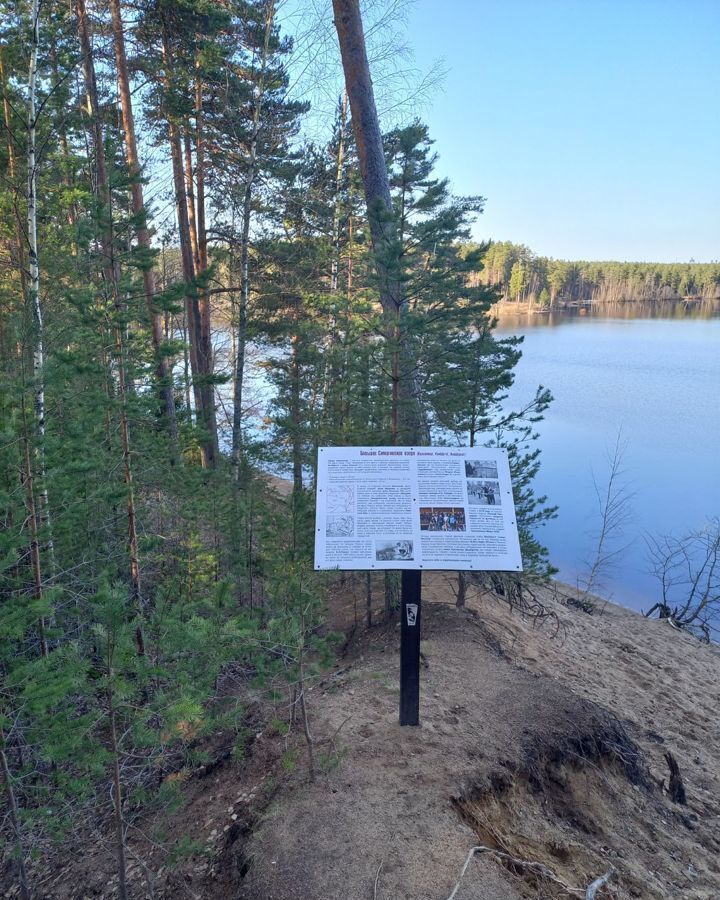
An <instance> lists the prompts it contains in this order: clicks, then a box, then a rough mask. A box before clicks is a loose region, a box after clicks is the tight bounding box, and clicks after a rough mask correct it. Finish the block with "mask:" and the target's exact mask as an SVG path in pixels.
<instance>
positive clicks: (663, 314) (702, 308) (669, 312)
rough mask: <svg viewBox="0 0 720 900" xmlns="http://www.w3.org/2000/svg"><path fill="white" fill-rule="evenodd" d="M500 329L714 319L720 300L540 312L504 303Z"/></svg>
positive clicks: (599, 305)
mask: <svg viewBox="0 0 720 900" xmlns="http://www.w3.org/2000/svg"><path fill="white" fill-rule="evenodd" d="M497 316H498V322H499V324H500V327H501V328H508V329H514V328H534V327H538V328H539V327H550V328H553V327H557V326H560V325H572V324H573V323H577V322H584V321H586V320H587V319H602V320H607V319H679V320H682V321H687V320H696V319H714V318H717V317H719V316H720V299H716V300H692V301H687V302H686V301H682V300H646V301H639V302H633V303H622V302H614V303H595V304H586V305H582V306H580V305H576V306H568V307H565V308H563V309H553V310H540V309H537V308H533V307H529V308H528V307H523V308H522V309H521V310H519V309H518V308H517V304H514V303H503V304H500V305H499V306H498V307H497Z"/></svg>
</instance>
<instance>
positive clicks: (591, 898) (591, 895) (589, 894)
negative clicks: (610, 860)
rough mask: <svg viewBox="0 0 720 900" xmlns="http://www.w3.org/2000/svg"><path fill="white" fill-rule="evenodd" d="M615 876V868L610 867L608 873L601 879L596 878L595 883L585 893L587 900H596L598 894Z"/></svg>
mask: <svg viewBox="0 0 720 900" xmlns="http://www.w3.org/2000/svg"><path fill="white" fill-rule="evenodd" d="M614 874H615V869H614V868H613V866H610V868H609V869H608V870H607V872H606V873H605V874H604V875H601V876H600V878H596V879H595V881H593V883H592V884H591V885H590V886H589V887H588V889H587V891H586V892H585V900H595V897H596V895H597V892H598V891H599V890H600V888H601V887H603V886H604V885H606V884H607V883H608V881H610V879H611V878H612V877H613V875H614Z"/></svg>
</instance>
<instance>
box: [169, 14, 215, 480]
mask: <svg viewBox="0 0 720 900" xmlns="http://www.w3.org/2000/svg"><path fill="white" fill-rule="evenodd" d="M162 37H163V63H164V65H165V82H166V88H167V89H169V88H170V70H171V65H172V54H171V50H170V38H169V35H168V31H167V26H166V23H165V22H163V34H162ZM167 125H168V137H169V141H170V154H171V158H172V169H173V183H174V187H175V207H176V213H177V221H178V232H179V236H180V254H181V258H182V267H183V278H184V280H185V282H186V283H187V284H188V285H192V286H191V287H190V288H189V289H188V292H187V296H186V298H185V308H186V312H187V320H188V331H189V333H190V365H191V367H192V371H193V391H194V395H195V408H196V411H197V420H198V424H199V425H200V426H201V427H202V428H203V429H204V430H205V435H204V437H203V440H202V442H201V448H200V451H201V456H202V465H203V468H206V469H214V468H215V466H216V464H217V457H218V443H217V424H216V416H215V389H214V387H213V385H212V383H211V375H212V344H211V336H210V334H209V332H207V331H206V330H205V329H204V328H203V322H202V316H201V312H200V304H199V302H198V296H197V292H196V288H195V286H194V282H195V279H196V276H197V274H198V273H197V270H196V268H195V256H194V253H193V247H192V240H191V235H190V222H189V218H188V197H187V191H186V188H185V172H184V168H183V152H182V144H181V136H180V128H179V127H178V124H177V122H175V121H174V119H173V117H172V115H170V114H168V115H167Z"/></svg>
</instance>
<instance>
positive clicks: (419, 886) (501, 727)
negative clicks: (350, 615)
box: [208, 574, 720, 900]
mask: <svg viewBox="0 0 720 900" xmlns="http://www.w3.org/2000/svg"><path fill="white" fill-rule="evenodd" d="M343 590H344V593H345V604H346V606H347V607H348V609H349V607H350V606H351V604H352V603H353V599H352V590H351V586H350V585H347V586H346V587H345V588H344V589H343ZM424 593H425V598H426V601H428V602H427V603H426V606H425V618H424V626H423V638H424V643H423V651H424V655H425V658H426V662H427V668H425V669H424V670H423V672H422V700H421V717H422V726H421V727H420V728H400V727H399V725H398V724H397V681H398V654H397V641H398V634H397V629H396V628H387V627H381V628H377V629H372V630H371V631H370V632H367V633H364V634H362V635H361V637H360V638H359V640H358V641H357V642H356V643H355V644H354V645H353V646H352V647H351V649H350V652H349V658H348V665H347V667H346V668H345V669H344V670H343V671H342V672H341V674H339V675H338V676H337V677H336V678H334V679H332V681H331V683H330V685H328V686H326V687H325V688H323V689H322V690H323V697H322V702H320V700H319V698H316V699H315V701H314V705H315V708H316V709H317V710H318V713H317V715H318V716H319V717H320V718H319V721H316V725H315V727H316V729H317V730H318V731H319V732H321V733H325V734H327V733H335V732H337V737H336V739H335V741H334V747H335V750H336V754H335V757H334V758H333V759H329V760H328V763H327V765H326V770H325V771H324V772H323V773H322V775H321V776H320V777H319V779H318V781H317V783H316V784H313V785H311V784H309V783H307V782H306V781H304V778H300V777H298V778H297V780H296V783H295V785H294V787H293V789H292V790H291V791H290V792H289V793H287V794H286V795H285V796H284V798H283V800H282V801H280V802H278V803H277V804H276V805H275V806H274V807H272V808H271V809H270V810H269V811H268V813H267V814H266V816H265V817H264V819H263V822H262V825H261V827H260V828H259V829H258V830H256V832H255V833H254V835H253V837H252V838H251V840H250V842H249V844H248V846H247V847H246V851H245V852H246V853H247V855H248V857H249V858H250V859H251V860H252V866H251V868H250V871H249V873H248V875H247V877H246V878H245V879H244V882H243V887H242V889H241V891H240V894H239V896H241V897H244V898H248V900H249V898H257V900H261V898H267V900H271V898H272V900H286V898H287V900H291V898H309V897H313V898H317V900H335V898H337V900H340V898H356V897H357V898H361V897H375V898H377V900H381V898H393V900H401V898H408V900H409V898H415V900H421V898H422V900H425V898H427V900H430V898H433V900H434V898H446V897H449V896H450V894H451V892H452V890H453V887H454V885H455V883H456V881H457V878H458V876H459V873H460V871H461V869H462V865H463V862H464V860H465V858H466V855H467V852H468V850H469V849H470V848H471V847H472V846H473V845H475V844H478V843H480V844H482V845H484V846H488V847H491V848H494V849H496V850H500V851H502V852H504V853H507V854H508V855H510V856H512V857H514V858H516V859H522V860H524V861H526V862H529V863H539V864H542V865H543V866H545V867H546V870H547V873H548V874H547V875H545V874H542V875H541V876H538V875H537V871H538V870H537V867H533V866H525V867H523V866H521V865H515V866H510V867H509V868H510V870H509V868H508V866H507V865H504V864H503V862H502V860H501V858H500V857H499V855H498V854H492V855H483V856H482V857H476V858H475V859H473V861H472V862H471V864H470V865H469V866H468V869H467V872H466V874H465V876H464V878H463V880H462V883H461V886H460V889H459V891H458V893H457V894H456V900H471V898H474V900H491V898H493V900H494V898H508V900H513V898H516V897H565V896H584V892H585V889H586V888H587V886H588V885H589V884H590V882H591V881H592V880H593V879H594V878H596V877H597V876H599V875H601V874H602V873H603V872H605V871H607V870H608V869H609V867H610V866H613V867H614V868H615V869H616V870H617V874H616V875H615V876H614V877H613V879H612V881H611V886H610V888H607V889H604V893H600V894H599V895H598V896H605V897H610V896H612V897H616V898H625V897H648V898H651V897H652V898H656V897H657V898H660V897H669V898H707V900H709V898H718V897H720V866H719V865H718V854H719V851H720V780H719V779H720V730H719V727H718V716H717V710H718V708H719V704H718V701H719V700H720V678H719V676H720V648H718V647H708V646H705V645H701V644H699V643H698V642H696V641H695V640H694V639H692V638H690V637H687V636H684V635H681V634H678V633H677V632H674V631H673V630H672V629H670V628H669V627H668V626H667V625H665V624H662V623H657V622H650V621H647V620H645V619H643V618H642V617H641V616H639V615H637V614H634V613H632V612H629V611H626V610H623V609H620V608H618V607H615V606H612V605H610V604H604V603H602V602H601V603H600V607H599V609H598V611H597V612H596V613H595V614H593V615H589V614H588V613H586V612H584V611H582V610H579V609H576V608H571V607H568V606H566V605H565V603H564V602H563V596H562V595H563V593H567V595H568V596H569V595H570V594H571V592H570V590H569V589H566V588H564V587H562V586H561V587H560V594H559V595H555V596H553V592H551V591H547V592H546V593H545V595H544V597H543V600H544V602H545V603H546V604H547V605H548V606H549V607H550V608H551V609H552V610H553V611H555V612H556V613H557V615H558V617H559V618H560V626H559V628H558V627H557V626H555V627H551V625H550V624H546V625H545V626H544V627H542V628H538V627H534V625H533V622H532V621H530V620H527V619H523V618H522V617H520V616H517V615H511V614H510V613H509V611H508V608H507V606H506V605H503V604H502V603H499V602H497V601H496V600H491V599H489V598H487V597H482V596H480V595H479V594H477V593H476V594H474V595H473V596H471V597H470V598H469V602H468V606H469V608H468V610H467V611H458V610H455V609H454V608H452V607H451V606H450V605H449V603H448V601H451V600H452V585H451V583H450V582H449V581H448V579H447V577H446V576H444V575H439V574H438V575H429V576H426V579H425V588H424ZM440 601H443V602H442V603H441V602H440ZM667 751H670V752H672V753H673V754H674V755H675V757H676V758H677V760H678V763H679V765H680V769H681V773H682V775H683V778H684V783H685V788H686V790H687V798H688V803H687V805H686V806H680V805H678V804H675V803H673V802H672V801H671V800H670V798H669V797H668V796H667V794H666V792H665V790H664V786H663V780H665V781H666V780H667V776H668V768H667V764H666V762H665V759H664V756H663V754H664V753H665V752H667ZM378 871H379V875H378ZM376 878H377V881H376ZM562 885H565V887H564V886H562ZM573 889H574V890H573ZM208 896H214V895H210V894H208Z"/></svg>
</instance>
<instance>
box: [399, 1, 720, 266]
mask: <svg viewBox="0 0 720 900" xmlns="http://www.w3.org/2000/svg"><path fill="white" fill-rule="evenodd" d="M718 38H720V0H683V2H676V0H574V2H571V0H445V2H443V3H441V2H439V0H417V3H415V5H414V6H413V7H411V10H410V15H409V17H408V33H407V41H408V43H409V45H410V46H411V47H412V49H413V50H414V52H415V57H416V62H417V65H418V67H419V68H420V69H427V68H429V67H430V66H431V65H432V63H433V61H435V60H437V59H438V58H440V57H442V58H443V59H444V63H445V67H446V70H447V75H446V77H445V80H444V84H443V86H442V87H441V89H440V90H439V91H438V92H436V93H435V95H434V98H433V99H432V100H431V104H430V106H429V108H428V109H426V110H425V111H424V114H423V117H424V118H425V119H426V121H427V122H428V124H429V125H430V130H431V134H432V135H433V136H434V138H435V140H436V149H437V151H438V153H439V154H440V169H441V171H442V173H443V174H446V175H448V176H449V177H450V178H451V180H452V183H453V187H454V190H455V192H456V193H462V194H481V195H483V196H484V197H486V198H487V204H486V211H485V213H484V214H483V216H482V217H481V218H480V220H479V222H478V225H477V226H476V229H475V234H476V237H478V238H493V239H495V240H513V241H515V242H518V243H525V244H527V245H528V246H530V247H531V248H532V249H533V250H535V251H536V252H538V253H541V254H544V255H548V256H554V257H556V258H566V259H568V258H572V259H627V260H648V261H658V262H659V261H664V262H673V261H676V260H688V259H690V258H694V259H695V260H697V261H709V260H711V259H718V258H720V168H719V165H718V163H719V162H720V53H719V52H718V46H719V45H718Z"/></svg>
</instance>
